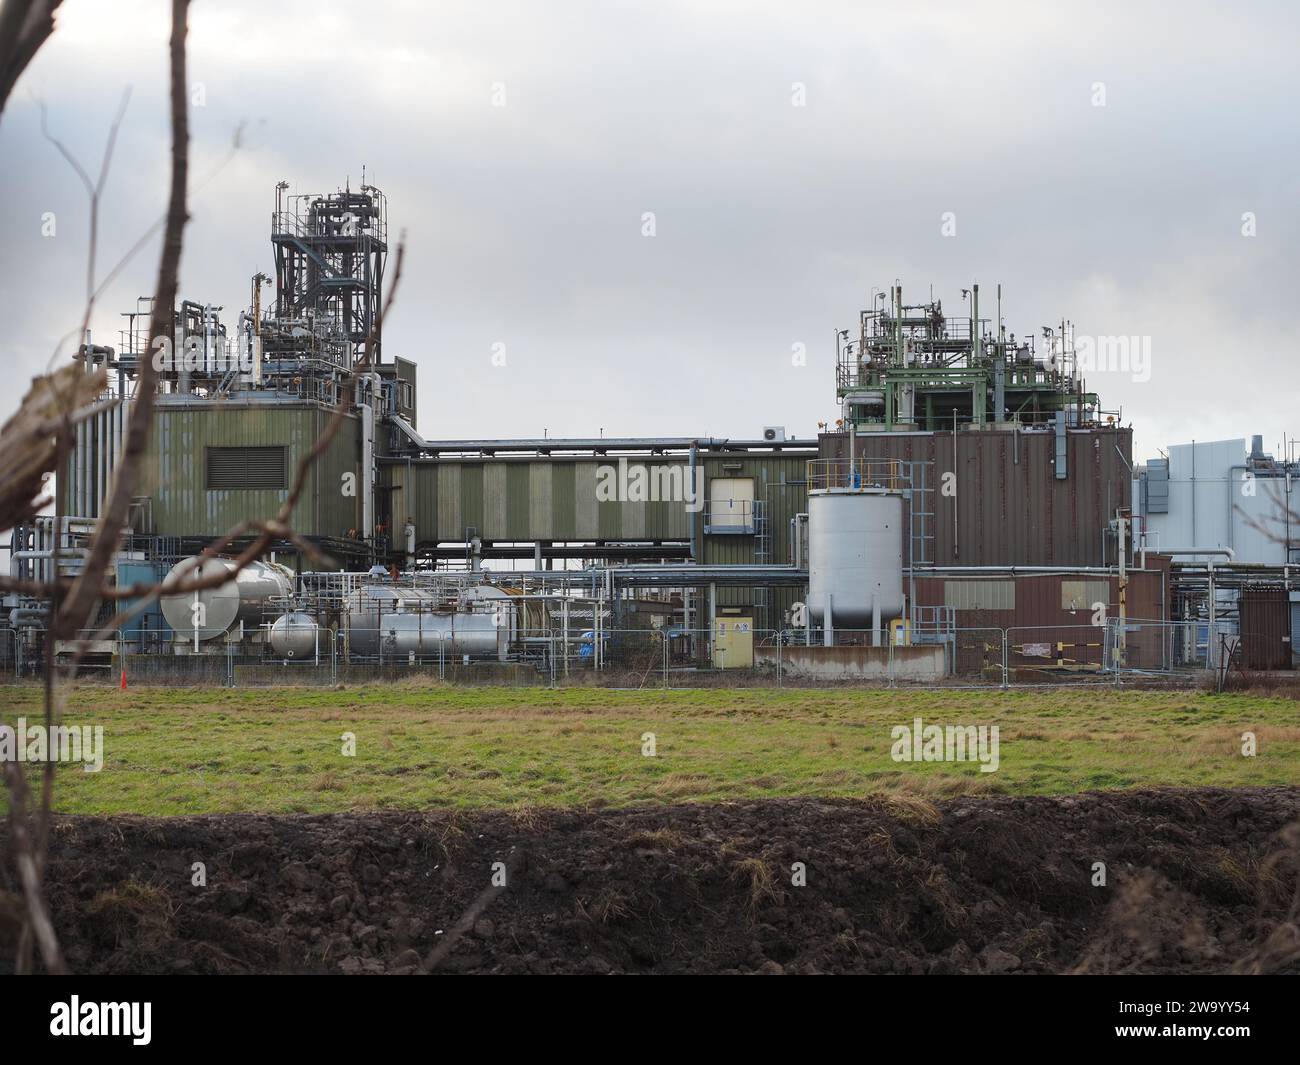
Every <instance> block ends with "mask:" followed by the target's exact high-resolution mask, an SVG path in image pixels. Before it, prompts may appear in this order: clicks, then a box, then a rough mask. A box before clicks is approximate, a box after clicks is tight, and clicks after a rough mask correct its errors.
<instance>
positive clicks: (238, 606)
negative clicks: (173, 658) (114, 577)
mask: <svg viewBox="0 0 1300 1065" xmlns="http://www.w3.org/2000/svg"><path fill="white" fill-rule="evenodd" d="M223 569H224V570H225V571H226V572H227V573H232V574H234V569H235V563H234V562H232V561H231V560H230V559H228V558H208V559H203V558H201V556H199V555H194V556H192V557H190V558H185V559H182V560H181V561H180V562H178V563H176V565H175V566H173V567H172V569H171V572H170V573H168V574H167V576H166V578H165V579H164V581H163V588H164V589H166V588H167V587H168V585H171V586H175V585H177V584H184V583H187V582H188V581H190V580H191V579H193V578H194V577H196V576H197V577H199V578H209V577H212V578H215V577H217V576H219V575H220V573H221V571H222V570H223ZM292 595H293V571H292V570H290V569H288V568H287V567H285V566H281V565H278V564H276V563H274V562H250V563H249V564H248V565H247V566H245V567H244V568H243V569H242V570H240V571H239V572H238V573H237V574H234V575H233V576H232V577H231V579H230V580H228V581H226V582H224V583H223V584H221V585H219V586H217V587H214V588H202V589H199V590H198V591H194V592H185V593H182V594H180V595H164V596H163V597H162V612H163V617H164V618H165V619H166V620H167V624H168V625H170V626H171V627H172V628H173V629H174V630H176V634H177V637H178V638H180V639H193V638H194V635H195V631H196V630H197V631H198V638H199V639H200V640H210V639H212V638H214V637H216V636H220V635H222V634H223V633H225V632H226V631H227V630H228V629H229V628H230V626H231V625H233V624H234V623H235V622H236V621H245V622H249V623H251V624H255V625H257V624H261V622H262V621H263V620H264V618H265V616H266V615H267V614H272V613H278V612H280V611H281V610H283V609H284V602H283V600H286V599H288V598H289V597H290V596H292ZM277 600H280V602H277ZM196 606H197V609H196Z"/></svg>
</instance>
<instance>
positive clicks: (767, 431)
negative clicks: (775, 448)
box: [763, 425, 785, 441]
mask: <svg viewBox="0 0 1300 1065" xmlns="http://www.w3.org/2000/svg"><path fill="white" fill-rule="evenodd" d="M763 439H764V440H769V441H775V440H784V439H785V426H784V425H765V426H763Z"/></svg>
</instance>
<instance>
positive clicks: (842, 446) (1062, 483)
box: [820, 428, 1132, 566]
mask: <svg viewBox="0 0 1300 1065" xmlns="http://www.w3.org/2000/svg"><path fill="white" fill-rule="evenodd" d="M956 437H957V440H956V454H955V456H954V451H953V433H952V432H951V431H947V432H925V433H880V434H872V433H860V434H859V435H858V438H857V443H856V445H855V454H856V455H857V456H858V457H859V458H865V459H891V458H892V459H901V460H904V461H912V462H918V461H919V462H926V463H929V471H928V477H927V481H928V484H929V487H930V488H931V489H932V491H931V493H930V496H929V498H930V500H931V501H932V502H933V504H934V505H933V506H932V507H931V508H930V509H931V510H932V511H933V512H934V518H933V519H932V524H933V530H932V531H933V533H934V536H935V540H934V555H933V562H934V563H935V564H936V565H941V566H942V565H968V566H987V565H1024V566H1099V565H1103V564H1105V563H1108V562H1109V563H1113V562H1114V559H1113V558H1105V557H1104V554H1105V551H1106V548H1105V530H1106V527H1107V524H1108V522H1109V521H1110V519H1111V517H1113V515H1114V512H1115V509H1116V508H1117V507H1121V506H1127V505H1128V501H1129V497H1130V494H1131V489H1130V483H1129V479H1130V474H1129V467H1128V466H1127V465H1125V463H1126V462H1128V463H1131V461H1132V431H1131V430H1129V429H1125V428H1105V429H1088V430H1071V431H1069V432H1068V433H1067V434H1066V446H1067V453H1068V470H1069V473H1068V476H1067V477H1066V478H1065V479H1063V480H1057V479H1056V477H1055V460H1056V437H1055V434H1054V433H1052V432H1045V431H1037V430H994V429H986V430H982V431H975V430H971V431H960V432H958V433H957V434H956ZM847 451H848V438H847V436H846V435H845V434H844V433H826V434H823V435H822V436H821V437H820V453H821V457H823V458H844V457H846V456H847ZM950 473H955V474H956V479H955V485H956V489H957V491H956V494H955V495H944V494H942V493H941V492H939V491H938V489H939V488H940V487H941V486H942V485H943V483H944V476H945V474H950ZM950 480H951V479H950ZM954 511H955V512H956V522H955V525H954Z"/></svg>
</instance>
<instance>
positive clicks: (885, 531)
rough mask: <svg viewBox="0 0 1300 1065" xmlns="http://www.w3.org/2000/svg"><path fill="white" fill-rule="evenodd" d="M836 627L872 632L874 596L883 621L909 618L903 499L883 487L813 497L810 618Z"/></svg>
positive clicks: (825, 492)
mask: <svg viewBox="0 0 1300 1065" xmlns="http://www.w3.org/2000/svg"><path fill="white" fill-rule="evenodd" d="M827 593H829V594H830V595H831V597H832V598H831V611H832V613H833V615H834V617H833V623H834V627H835V628H846V629H869V628H870V627H871V620H872V619H871V597H872V595H873V594H874V595H875V596H876V597H877V599H878V601H879V604H880V619H881V622H882V623H883V622H886V621H889V620H891V619H893V618H897V617H901V616H902V614H903V497H902V496H901V495H900V494H899V493H897V492H890V491H888V490H886V489H883V488H864V489H850V488H826V489H820V490H813V491H811V492H809V493H808V613H809V616H810V617H811V618H812V621H813V624H814V625H824V624H825V618H824V616H823V615H824V614H825V610H826V596H827Z"/></svg>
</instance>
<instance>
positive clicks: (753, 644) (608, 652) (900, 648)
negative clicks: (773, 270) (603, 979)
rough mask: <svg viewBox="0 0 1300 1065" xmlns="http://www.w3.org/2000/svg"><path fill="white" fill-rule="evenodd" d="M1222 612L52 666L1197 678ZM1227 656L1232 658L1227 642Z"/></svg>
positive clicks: (124, 654) (200, 649) (484, 674)
mask: <svg viewBox="0 0 1300 1065" xmlns="http://www.w3.org/2000/svg"><path fill="white" fill-rule="evenodd" d="M1235 629H1236V625H1235V623H1226V622H1219V623H1216V624H1215V625H1213V626H1210V625H1209V624H1208V623H1206V622H1204V621H1201V622H1196V621H1146V620H1134V619H1129V620H1126V621H1125V622H1124V623H1123V624H1122V625H1121V624H1120V622H1119V621H1118V619H1114V618H1110V619H1106V620H1105V621H1104V622H1103V623H1102V624H1100V625H1052V626H1013V627H1010V628H998V627H995V626H984V627H962V626H954V627H949V628H934V627H932V628H928V629H925V630H923V631H921V630H919V631H917V632H915V633H913V632H911V631H909V629H908V627H907V626H906V624H904V623H902V622H895V623H894V625H893V626H892V627H891V628H890V629H889V630H888V631H882V632H881V633H879V634H877V633H873V632H871V631H870V630H861V629H837V630H835V632H834V634H833V638H832V639H831V640H830V642H829V643H828V642H827V640H826V639H825V636H824V634H823V633H822V632H820V631H818V630H812V631H809V630H805V629H791V628H785V629H763V628H757V627H755V626H754V625H753V624H752V622H751V621H750V619H749V618H743V617H719V618H718V619H717V620H716V622H715V623H714V624H713V625H711V626H708V627H704V628H686V627H681V626H673V625H663V626H655V627H643V628H627V627H620V626H614V625H609V624H603V625H597V626H596V627H594V628H588V629H578V628H576V627H565V628H551V627H547V626H542V627H535V628H532V629H529V630H527V631H526V632H520V631H508V632H507V631H503V630H500V629H496V628H492V627H490V626H479V627H477V628H475V629H473V630H467V631H453V630H452V629H451V628H450V627H447V628H438V627H436V626H429V627H426V628H424V629H422V630H420V631H417V632H414V633H413V632H411V631H401V630H397V629H389V630H387V631H385V630H380V629H371V630H362V629H350V630H338V629H333V628H328V629H327V628H317V627H311V628H310V629H307V630H304V632H302V633H298V634H293V635H294V638H293V639H290V640H280V641H278V642H274V641H272V640H271V639H270V636H269V633H268V632H265V631H259V630H257V629H254V630H253V631H252V632H251V633H245V634H244V636H243V638H242V639H241V638H237V634H236V638H231V639H229V640H225V639H221V638H218V639H215V640H207V641H200V642H197V643H191V642H190V641H182V640H175V641H166V642H159V641H153V642H149V641H145V640H141V639H135V640H131V639H128V638H127V636H126V635H125V634H119V636H118V637H117V638H116V639H114V640H101V641H90V640H89V637H90V635H91V634H90V633H87V634H85V635H84V636H83V637H82V640H83V642H81V643H78V642H77V641H67V642H63V643H60V644H58V645H57V658H58V661H59V662H60V664H62V665H68V664H70V663H71V662H72V660H73V659H74V657H75V656H76V654H77V652H78V651H80V652H81V657H80V661H79V664H78V677H79V678H81V679H85V680H100V681H105V682H110V683H117V684H122V685H131V684H143V685H169V686H224V687H259V686H275V685H286V684H287V685H319V686H330V685H340V684H342V685H347V684H357V683H367V682H373V681H400V680H409V681H412V682H419V683H448V684H501V685H540V686H544V687H555V688H561V687H605V688H732V687H826V686H860V687H919V688H927V687H931V688H1019V687H1030V686H1068V685H1106V684H1110V685H1118V684H1132V683H1140V682H1151V683H1159V682H1164V683H1181V684H1186V685H1190V684H1198V683H1204V682H1205V680H1206V678H1207V675H1210V674H1212V673H1213V671H1215V670H1217V669H1219V667H1221V666H1224V665H1228V666H1230V665H1231V664H1232V662H1233V661H1235V659H1234V657H1233V656H1234V655H1235V654H1236V648H1237V646H1238V641H1239V640H1240V639H1241V637H1240V636H1239V634H1238V633H1237V632H1236V631H1235ZM1238 657H1239V656H1238ZM44 661H45V659H44V644H43V641H42V640H41V639H40V638H39V634H38V633H37V632H36V631H34V630H33V631H29V632H27V633H24V632H15V631H12V630H8V631H4V632H3V634H2V635H0V667H2V668H3V669H4V670H5V671H6V672H7V673H8V675H9V676H11V677H13V678H15V679H17V680H20V681H22V680H33V679H38V678H40V677H41V676H43V674H44Z"/></svg>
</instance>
